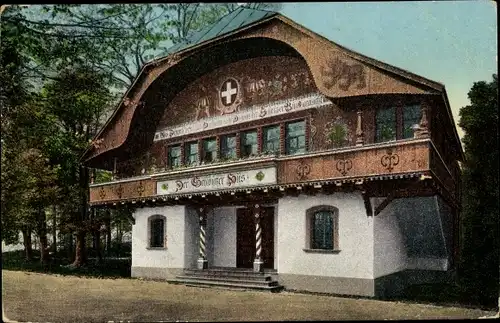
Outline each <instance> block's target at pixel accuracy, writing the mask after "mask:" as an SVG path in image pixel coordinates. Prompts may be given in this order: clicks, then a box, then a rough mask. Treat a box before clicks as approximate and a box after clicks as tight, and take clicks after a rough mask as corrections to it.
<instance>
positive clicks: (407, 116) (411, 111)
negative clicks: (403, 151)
mask: <svg viewBox="0 0 500 323" xmlns="http://www.w3.org/2000/svg"><path fill="white" fill-rule="evenodd" d="M420 112H421V109H420V105H418V104H415V105H409V106H405V107H403V139H408V138H413V136H414V132H415V129H416V128H417V127H418V125H419V123H420V118H421V114H420Z"/></svg>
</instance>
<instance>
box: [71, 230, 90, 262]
mask: <svg viewBox="0 0 500 323" xmlns="http://www.w3.org/2000/svg"><path fill="white" fill-rule="evenodd" d="M85 251H86V250H85V231H84V230H78V231H77V232H76V248H75V261H73V264H72V266H73V267H81V266H83V265H84V264H86V263H87V254H86V252H85Z"/></svg>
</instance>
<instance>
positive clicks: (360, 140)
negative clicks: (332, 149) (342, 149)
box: [356, 110, 364, 146]
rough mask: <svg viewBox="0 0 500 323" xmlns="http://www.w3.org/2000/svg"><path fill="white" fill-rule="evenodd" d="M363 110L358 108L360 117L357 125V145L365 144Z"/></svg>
mask: <svg viewBox="0 0 500 323" xmlns="http://www.w3.org/2000/svg"><path fill="white" fill-rule="evenodd" d="M362 122H363V112H362V111H361V110H358V119H357V125H356V146H363V144H364V136H363V124H362Z"/></svg>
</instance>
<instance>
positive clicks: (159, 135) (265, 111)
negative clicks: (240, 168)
mask: <svg viewBox="0 0 500 323" xmlns="http://www.w3.org/2000/svg"><path fill="white" fill-rule="evenodd" d="M328 104H331V101H330V100H328V98H326V97H325V96H323V95H321V94H318V93H314V94H310V95H307V96H302V97H298V98H293V99H289V100H284V101H278V102H273V103H269V104H265V105H261V106H254V107H251V108H248V109H244V110H241V111H238V112H234V113H231V114H224V115H220V116H215V117H209V118H204V119H201V120H198V121H194V122H189V123H185V124H180V125H177V126H175V127H171V128H166V129H163V130H161V131H158V132H156V133H155V137H154V141H159V140H165V139H170V138H175V137H180V136H185V135H190V134H194V133H198V132H202V131H206V130H212V129H217V128H221V127H227V126H232V125H236V124H240V123H243V122H249V121H255V120H260V119H265V118H270V117H275V116H279V115H282V114H286V113H291V112H296V111H301V110H307V109H312V108H319V107H322V106H325V105H328Z"/></svg>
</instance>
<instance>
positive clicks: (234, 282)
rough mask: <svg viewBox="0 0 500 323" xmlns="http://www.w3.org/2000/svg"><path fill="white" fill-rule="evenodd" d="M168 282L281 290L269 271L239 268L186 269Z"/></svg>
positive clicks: (227, 287)
mask: <svg viewBox="0 0 500 323" xmlns="http://www.w3.org/2000/svg"><path fill="white" fill-rule="evenodd" d="M168 282H169V283H173V284H183V285H186V286H196V287H215V288H224V289H237V290H261V291H270V292H279V291H281V290H283V286H280V285H279V284H278V282H277V281H276V280H274V279H273V277H272V275H271V272H259V273H256V272H253V271H252V270H251V269H240V268H209V269H205V270H198V269H186V270H184V274H183V275H179V276H177V277H176V278H175V279H170V280H168Z"/></svg>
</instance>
